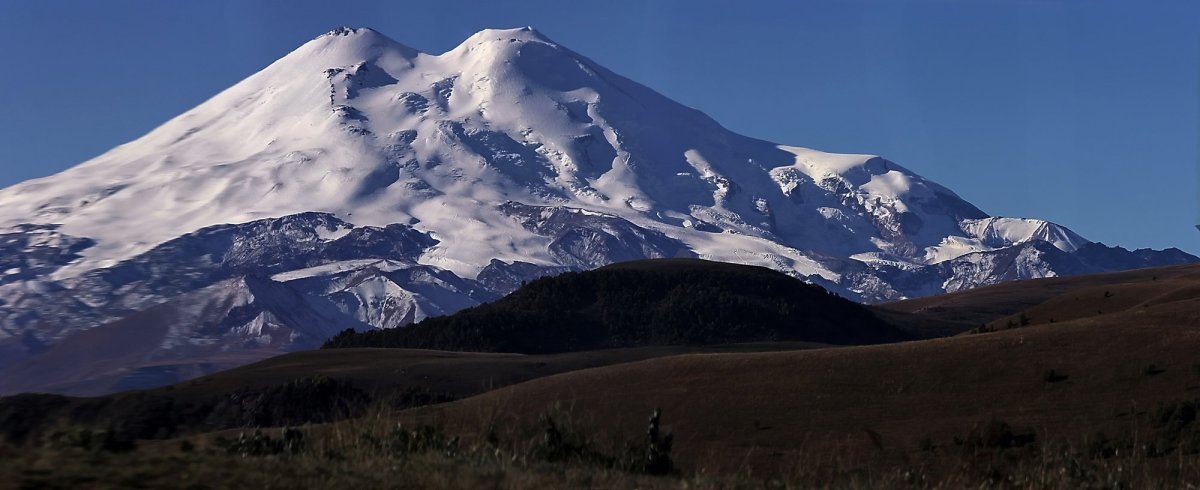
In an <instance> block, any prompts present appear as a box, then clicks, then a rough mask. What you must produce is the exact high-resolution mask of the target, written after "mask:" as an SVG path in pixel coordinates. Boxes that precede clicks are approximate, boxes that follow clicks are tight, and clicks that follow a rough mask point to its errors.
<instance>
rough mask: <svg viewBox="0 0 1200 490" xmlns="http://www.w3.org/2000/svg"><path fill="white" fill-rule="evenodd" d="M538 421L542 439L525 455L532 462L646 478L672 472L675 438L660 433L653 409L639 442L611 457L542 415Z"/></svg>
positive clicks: (658, 413) (628, 444) (658, 415)
mask: <svg viewBox="0 0 1200 490" xmlns="http://www.w3.org/2000/svg"><path fill="white" fill-rule="evenodd" d="M541 420H542V431H543V432H542V435H541V437H540V438H539V440H538V441H537V443H535V444H534V445H533V446H531V447H530V449H529V451H528V456H529V458H530V459H532V460H535V461H545V462H550V463H575V464H585V465H592V466H601V467H604V468H609V469H616V470H620V471H624V472H629V473H638V474H647V475H667V474H671V473H673V472H674V471H675V464H674V461H673V460H672V459H671V450H672V448H673V446H674V441H675V436H674V434H670V433H667V434H664V433H663V430H662V425H661V422H662V410H659V409H655V410H654V412H653V413H651V415H650V419H649V422H648V424H647V427H646V433H645V435H644V436H643V437H642V438H640V439H636V440H633V441H627V442H625V443H624V444H623V445H621V446H620V447H619V449H617V452H616V453H615V454H606V453H605V452H604V451H602V450H600V449H599V448H598V447H597V445H596V444H595V442H594V441H593V440H592V439H591V438H590V437H588V436H586V435H584V434H582V433H580V432H577V431H574V430H571V429H570V428H568V427H564V426H563V425H562V424H560V423H559V422H557V421H556V420H555V419H554V418H553V417H551V416H550V415H543V416H542V418H541Z"/></svg>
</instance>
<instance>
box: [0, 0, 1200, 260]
mask: <svg viewBox="0 0 1200 490" xmlns="http://www.w3.org/2000/svg"><path fill="white" fill-rule="evenodd" d="M405 3H406V2H382V1H381V2H369V1H362V2H311V1H262V2H251V1H229V2H217V1H204V2H191V1H184V0H176V1H167V0H162V1H158V0H153V1H152V0H146V1H114V0H107V1H104V2H96V1H92V0H76V1H51V0H38V1H33V0H28V1H19V0H10V1H0V61H2V62H3V63H2V66H3V70H4V75H3V76H0V108H3V109H2V111H3V112H2V114H3V117H0V186H7V185H11V184H13V183H16V182H19V181H22V180H25V179H29V178H34V177H39V176H43V175H48V174H51V173H54V172H57V171H60V170H62V169H65V168H67V167H69V166H72V165H74V164H77V163H79V162H82V161H84V160H86V159H88V158H91V157H93V156H96V155H98V154H100V153H102V152H104V151H105V150H107V149H109V148H111V147H113V146H116V145H119V144H121V143H124V142H126V141H129V140H132V139H134V138H136V137H138V136H140V135H142V134H144V133H145V132H147V131H149V130H150V129H152V128H154V127H155V126H157V125H159V124H161V123H162V122H164V121H166V120H167V119H169V118H171V117H172V116H175V115H177V114H179V113H181V112H183V111H185V110H187V109H188V108H190V107H192V106H195V105H196V104H199V103H200V102H202V101H204V100H205V99H207V98H208V97H210V96H212V95H214V94H216V93H217V92H219V91H220V90H222V89H224V88H226V87H228V86H229V85H232V84H234V83H236V82H237V81H239V80H241V79H242V78H244V77H246V76H248V75H250V74H252V73H254V72H255V71H257V70H259V69H261V68H262V67H264V66H266V65H267V64H269V63H270V62H271V61H273V60H275V59H277V58H279V57H281V56H283V55H285V54H287V53H288V52H289V51H291V50H292V49H294V48H295V47H297V46H299V45H300V44H302V43H304V42H305V41H307V40H309V39H311V38H313V37H315V36H316V35H318V34H321V33H322V32H325V31H327V30H328V29H330V28H331V27H334V26H338V25H350V26H369V27H374V28H376V29H377V30H379V31H381V32H383V33H384V34H387V35H388V36H390V37H392V38H393V39H396V40H397V41H400V42H402V43H404V44H407V45H409V46H412V47H415V48H417V49H421V50H423V51H428V52H433V53H440V52H443V51H445V50H447V49H450V48H452V47H453V46H455V45H457V44H458V43H459V42H460V41H461V40H462V39H464V38H466V37H467V36H468V35H470V34H471V33H473V32H475V31H477V30H479V29H481V28H485V27H514V26H523V25H532V26H534V27H537V28H538V29H539V30H541V31H542V32H543V33H545V34H546V35H547V36H549V37H551V38H553V39H554V40H556V41H558V42H559V43H561V44H563V45H565V46H568V47H570V48H572V49H574V50H575V51H578V52H580V53H583V54H584V55H587V56H589V57H591V58H592V59H594V60H595V61H597V62H599V63H601V64H603V65H605V66H608V67H609V68H611V69H613V70H615V71H617V72H619V73H621V74H623V75H626V76H628V77H629V78H632V79H634V80H637V81H639V82H642V83H644V84H646V85H648V86H650V87H652V88H654V89H656V90H658V91H660V92H662V93H664V94H666V95H667V96H669V97H672V98H674V99H676V100H679V101H681V102H683V103H685V104H688V105H691V106H693V107H696V108H698V109H700V110H702V111H704V112H707V113H708V114H710V115H712V116H713V117H714V118H716V119H717V120H718V121H721V122H722V123H723V124H725V125H726V126H727V127H729V128H731V129H733V130H736V131H738V132H741V133H744V134H748V135H751V136H755V137H759V138H762V139H766V140H770V141H775V142H778V143H783V144H791V145H798V146H807V147H812V148H817V149H821V150H826V151H840V152H854V153H873V154H879V155H883V156H885V157H887V158H889V159H891V160H894V161H896V162H898V163H900V164H901V165H904V166H906V167H908V168H910V169H912V170H914V171H916V172H918V173H920V174H923V175H925V176H927V177H930V178H932V179H934V180H936V181H938V182H940V183H942V184H944V185H946V186H948V187H950V188H951V189H954V190H955V191H957V192H958V193H959V194H960V195H962V196H963V197H964V198H966V199H967V200H969V201H972V202H974V203H975V204H976V205H978V206H979V207H980V208H982V209H983V210H984V211H987V212H989V213H991V214H993V215H1002V216H1026V217H1040V218H1046V219H1050V220H1052V221H1056V222H1058V223H1061V224H1064V225H1066V226H1068V227H1070V228H1072V229H1074V230H1075V231H1077V232H1079V233H1080V234H1082V235H1084V236H1086V237H1088V238H1091V239H1093V240H1100V241H1103V242H1105V243H1109V244H1119V245H1124V246H1127V247H1131V248H1132V247H1147V246H1153V247H1156V248H1161V247H1170V246H1177V247H1180V248H1183V249H1185V250H1188V251H1191V252H1193V253H1200V232H1197V231H1196V229H1194V228H1193V225H1194V224H1195V223H1197V214H1198V211H1200V202H1198V201H1197V199H1198V197H1197V196H1200V193H1198V190H1197V182H1198V181H1200V167H1198V164H1197V151H1198V146H1200V145H1198V142H1197V139H1198V137H1197V132H1198V130H1200V129H1198V126H1197V118H1198V116H1200V101H1198V96H1197V94H1198V92H1200V83H1198V80H1200V75H1198V65H1200V5H1197V4H1200V2H1195V1H1192V0H1184V1H1104V0H1070V1H1068V0H970V1H965V0H944V1H924V0H921V1H918V0H912V1H905V0H877V1H861V2H854V1H820V2H818V1H812V2H799V1H781V2H754V1H748V0H743V1H738V2H715V1H714V2H697V1H650V0H642V1H637V0H635V1H612V0H606V1H604V2H587V3H572V2H562V1H561V0H558V1H538V2H534V1H529V2H512V3H505V4H501V2H455V1H445V0H440V1H421V2H411V4H410V5H405ZM566 5H588V8H581V7H567V6H566Z"/></svg>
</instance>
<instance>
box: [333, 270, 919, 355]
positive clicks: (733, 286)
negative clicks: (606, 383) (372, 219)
mask: <svg viewBox="0 0 1200 490" xmlns="http://www.w3.org/2000/svg"><path fill="white" fill-rule="evenodd" d="M906 338H907V335H906V334H904V333H902V332H901V331H900V330H898V329H897V328H895V327H893V326H892V325H889V324H888V323H886V322H884V321H882V320H880V319H879V318H877V317H876V316H875V315H874V314H873V313H871V312H870V311H869V310H867V309H866V308H864V307H863V306H861V305H859V304H857V303H854V302H852V301H849V300H846V299H844V298H841V297H839V296H837V295H835V294H832V293H829V292H827V291H826V290H824V289H822V288H821V287H819V286H815V285H811V284H806V283H804V282H802V281H800V280H797V279H795V278H793V277H790V276H788V275H786V274H783V273H780V272H778V271H774V270H771V269H766V268H762V267H754V266H745V265H736V264H728V263H721V262H710V261H705V260H697V259H660V260H644V261H634V262H625V263H620V264H614V265H610V266H606V267H601V268H599V269H596V270H592V271H587V272H567V273H565V274H561V275H558V276H554V277H545V278H542V279H538V280H535V281H533V282H530V283H528V284H526V285H525V286H523V287H521V288H520V289H518V290H517V291H516V292H514V293H512V294H510V295H508V296H506V297H504V298H503V299H501V300H499V301H496V302H494V303H486V304H483V305H480V306H476V307H473V308H468V309H465V310H463V311H460V312H458V313H456V314H454V315H450V316H442V317H433V318H428V319H426V320H424V321H422V322H420V323H417V324H415V325H411V326H408V327H404V328H397V329H387V330H372V331H366V332H356V331H354V330H346V331H343V332H342V333H340V334H338V335H337V336H335V337H333V338H332V339H330V340H329V341H327V342H326V343H325V344H324V346H323V348H347V347H403V348H422V349H442V350H456V351H485V352H520V353H525V354H546V353H556V352H571V351H582V350H592V349H605V348H617V347H634V346H648V345H695V344H718V343H733V342H762V341H785V340H786V341H806V342H821V343H829V344H873V343H882V342H894V341H899V340H904V339H906Z"/></svg>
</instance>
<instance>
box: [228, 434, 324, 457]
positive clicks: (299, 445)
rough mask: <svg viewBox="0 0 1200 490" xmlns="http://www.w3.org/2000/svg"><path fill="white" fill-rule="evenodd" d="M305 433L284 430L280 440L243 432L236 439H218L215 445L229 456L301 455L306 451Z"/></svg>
mask: <svg viewBox="0 0 1200 490" xmlns="http://www.w3.org/2000/svg"><path fill="white" fill-rule="evenodd" d="M304 442H305V441H304V433H303V432H300V431H299V430H297V429H292V428H290V427H287V428H284V429H283V434H282V435H281V437H280V438H279V439H275V438H272V437H271V436H269V435H266V434H264V433H263V431H262V430H255V431H254V432H253V433H246V432H242V433H241V434H238V436H237V438H236V439H226V438H224V437H217V439H216V441H215V444H216V445H217V447H219V448H222V449H224V450H225V451H226V452H228V453H229V454H237V455H241V456H274V455H278V454H299V453H300V452H301V451H303V450H304Z"/></svg>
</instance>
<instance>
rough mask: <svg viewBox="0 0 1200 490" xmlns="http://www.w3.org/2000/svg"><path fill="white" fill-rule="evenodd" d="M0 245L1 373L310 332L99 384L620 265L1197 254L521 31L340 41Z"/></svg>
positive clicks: (875, 291)
mask: <svg viewBox="0 0 1200 490" xmlns="http://www.w3.org/2000/svg"><path fill="white" fill-rule="evenodd" d="M798 138H802V135H800V136H798ZM0 227H3V231H0V252H3V253H0V353H15V354H13V355H7V356H6V357H7V358H8V359H9V360H8V361H0V369H2V368H3V367H4V365H18V364H19V365H29V364H30V363H35V364H36V363H37V362H38V359H39V358H41V357H43V355H44V353H47V352H52V351H53V350H54V349H55V346H56V345H58V344H62V343H64V342H65V339H69V338H70V337H72V336H74V335H79V334H80V333H81V332H87V331H90V330H93V329H96V328H98V327H100V326H104V328H107V329H109V330H111V329H112V328H113V327H111V325H115V324H114V323H112V322H116V321H124V323H122V325H126V326H127V327H124V328H129V327H128V325H130V324H131V323H130V322H129V321H127V320H121V319H123V318H124V319H128V318H132V317H131V315H137V314H139V313H142V312H145V311H148V310H150V309H153V308H156V307H158V308H163V307H164V306H163V305H171V304H175V303H179V302H180V298H185V297H191V296H193V295H197V294H198V295H201V296H204V297H213V295H214V294H216V295H217V296H222V297H227V298H228V297H240V298H244V295H243V296H239V295H238V294H240V293H237V291H243V290H247V287H249V289H256V288H257V289H258V290H263V289H264V288H267V286H265V285H270V288H269V289H271V290H272V291H276V294H275V295H269V296H272V297H275V296H278V295H283V293H282V292H279V291H284V290H286V291H288V292H289V293H288V294H296V295H299V296H297V298H311V299H312V301H314V303H311V304H308V303H306V304H307V306H305V308H309V309H311V310H312V312H314V313H312V314H309V315H301V316H303V317H304V318H306V319H312V318H317V317H320V318H323V319H325V320H326V321H327V322H328V324H326V325H321V326H319V327H318V326H315V325H310V323H311V322H309V320H294V319H293V320H289V319H288V318H285V315H280V314H278V312H275V313H271V312H272V311H274V310H271V309H270V308H266V307H262V308H258V309H257V310H254V311H258V312H259V313H261V314H259V315H258V316H253V317H251V316H248V315H249V313H245V312H239V313H238V314H236V315H232V316H231V314H230V313H229V312H228V311H225V309H224V308H205V309H203V311H202V312H201V313H197V314H201V315H202V316H204V320H195V319H193V320H192V321H189V322H188V325H190V326H180V325H174V326H171V329H170V332H171V333H170V334H168V335H166V337H165V338H164V340H163V344H162V345H163V347H162V348H159V349H153V350H151V351H147V353H146V354H145V355H144V356H141V357H139V359H141V360H140V361H138V362H130V363H129V365H127V366H121V367H119V368H114V369H117V370H118V371H120V369H129V370H131V371H130V372H133V371H132V370H134V369H136V368H138V367H140V366H141V365H143V364H148V363H159V364H162V363H166V362H168V361H169V360H171V359H176V360H178V359H181V357H180V355H179V354H178V352H181V351H180V350H179V349H177V348H175V347H170V348H168V347H167V346H168V345H171V346H177V345H182V344H188V345H210V344H214V343H215V344H219V345H220V346H221V347H220V350H221V352H226V353H227V352H230V351H234V350H255V349H257V350H262V351H264V352H278V351H281V350H288V349H297V348H306V347H309V346H312V345H314V344H313V342H314V340H313V339H315V337H317V336H319V335H320V334H321V333H322V332H327V331H335V330H338V329H341V328H347V327H352V328H390V327H397V326H400V325H403V324H406V323H409V322H412V321H414V320H420V319H421V318H424V317H425V316H429V315H440V314H446V313H450V312H453V311H456V310H458V309H461V308H465V307H468V306H472V305H475V304H478V303H480V302H483V301H489V300H492V299H495V298H497V297H498V296H499V295H502V294H504V293H507V292H509V291H511V290H513V289H514V288H516V287H517V286H519V285H520V283H521V281H524V280H528V279H531V278H535V277H538V276H540V275H544V274H551V273H556V272H561V271H564V270H571V269H583V268H592V267H597V266H600V265H604V264H607V263H611V262H615V261H622V260H629V259H640V258H652V257H678V256H696V257H703V258H707V259H713V260H721V261H728V262H738V263H745V264H754V265H763V266H767V267H772V268H775V269H778V270H781V271H784V272H787V273H789V274H792V275H794V276H796V277H799V278H803V279H806V280H810V281H813V282H816V283H819V284H821V285H823V286H825V287H828V288H830V289H832V290H834V291H836V292H838V293H839V294H842V295H845V296H847V297H851V298H854V299H858V300H862V301H869V302H874V301H884V300H889V299H898V298H903V297H908V296H919V295H927V294H934V293H939V292H943V291H953V290H957V289H963V288H968V287H975V286H979V285H984V284H991V283H995V282H999V281H1004V280H1010V279H1019V278H1029V277H1043V276H1052V275H1059V274H1071V273H1082V272H1094V271H1101V270H1112V269H1123V268H1130V267H1143V266H1149V265H1159V264H1167V263H1177V262H1183V261H1194V260H1197V259H1196V258H1195V257H1192V256H1190V255H1187V254H1184V253H1182V252H1179V251H1178V250H1171V251H1166V252H1154V251H1137V252H1129V251H1125V250H1123V249H1116V248H1110V247H1106V246H1103V245H1100V244H1096V243H1092V242H1089V241H1088V240H1086V239H1084V238H1082V237H1080V236H1078V235H1076V234H1075V233H1073V232H1071V231H1070V230H1068V229H1066V228H1064V227H1062V226H1059V225H1056V224H1053V223H1049V222H1046V221H1042V220H1036V219H1016V218H1000V217H991V216H989V215H987V214H986V213H984V212H983V211H981V210H979V209H978V208H976V207H975V206H973V205H971V204H970V203H968V202H966V201H965V200H963V199H962V198H960V197H958V196H957V195H955V194H954V193H953V192H952V191H950V190H949V189H946V188H945V187H942V186H940V185H938V184H936V183H934V182H931V181H929V180H927V179H925V178H922V177H921V176H919V175H917V174H916V173H914V172H912V171H910V170H908V169H906V168H904V167H901V166H900V165H897V164H895V163H893V162H891V161H888V160H885V159H883V158H880V157H876V156H870V155H840V154H830V153H823V152H820V151H816V150H810V149H805V148H798V147H791V146H782V145H778V144H775V143H770V142H766V141H762V140H757V139H753V138H750V137H746V136H742V135H738V134H735V133H733V132H731V131H729V130H726V129H725V128H723V127H721V125H720V124H718V123H717V122H716V121H714V120H712V119H711V118H709V117H708V116H706V115H704V114H702V113H700V112H698V111H696V110H694V109H691V108H688V107H685V106H683V105H680V104H678V103H675V102H673V101H671V100H670V99H668V98H666V97H664V96H662V95H660V94H658V93H656V92H654V91H653V90H650V89H649V88H646V87H644V86H642V85H639V84H637V83H636V82H633V81H630V80H628V79H625V78H623V77H621V76H620V75H617V74H615V73H613V72H611V71H609V70H607V69H605V68H603V67H601V66H599V65H597V64H596V63H594V62H593V61H591V60H589V59H587V58H585V57H583V56H581V55H579V54H577V53H575V52H573V51H571V50H570V49H567V48H565V47H563V46H561V45H559V44H557V43H555V42H554V41H552V40H550V39H548V38H546V37H545V36H543V35H542V34H540V33H538V32H537V31H535V30H533V29H531V28H523V29H512V30H485V31H481V32H479V33H477V34H475V35H473V36H471V37H470V38H468V39H467V40H466V41H464V42H463V43H462V44H461V45H459V46H458V47H456V48H454V49H452V50H450V51H447V52H445V53H442V54H440V55H434V54H428V53H423V52H420V51H418V50H415V49H412V48H409V47H407V46H404V45H401V44H399V43H397V42H395V41H393V40H391V39H388V38H387V37H385V36H383V35H382V34H380V33H378V32H375V31H373V30H370V29H351V28H339V29H336V30H334V31H331V32H329V33H326V34H324V35H322V36H319V37H317V38H316V39H314V40H312V41H310V42H308V43H306V44H304V45H303V46H301V47H300V48H298V49H297V50H295V51H294V52H292V53H290V54H288V55H287V56H285V57H283V58H282V59H280V60H278V61H276V62H275V63H273V64H271V65H270V66H268V67H266V68H265V69H263V70H262V71H260V72H258V73H256V74H254V75H252V76H250V77H249V78H247V79H245V80H244V81H242V82H240V83H238V84H236V85H234V86H233V87H231V88H229V89H227V90H225V91H224V92H221V93H220V94H218V95H216V96H215V97H213V98H212V99H210V100H208V101H206V102H204V103H203V104H201V105H200V106H198V107H196V108H194V109H192V110H190V111H188V112H186V113H184V114H182V115H180V116H178V117H176V118H174V119H172V120H170V121H168V122H167V123H165V124H163V125H162V126H160V127H159V128H157V129H155V130H153V131H151V132H150V133H149V134H147V135H145V136H143V137H141V138H139V139H137V140H134V141H132V142H129V143H127V144H124V145H121V146H119V147H117V148H114V149H113V150H111V151H109V152H107V153H105V154H103V155H101V156H99V157H96V158H95V159H92V160H89V161H87V162H84V163H82V164H80V165H79V166H77V167H74V168H72V169H70V170H67V171H64V172H62V173H59V174H57V175H53V176H50V177H46V178H43V179H37V180H32V181H28V182H25V183H22V184H18V185H15V186H13V187H10V188H8V189H4V190H2V191H0ZM247 284H252V285H254V286H246V285H247ZM217 291H223V292H222V293H220V294H217ZM285 296H286V295H285ZM255 297H257V295H255ZM293 299H295V298H293ZM214 301H215V300H214ZM289 301H290V300H289ZM173 302H174V303H173ZM243 302H244V301H243ZM227 303H228V302H227ZM235 303H236V302H235ZM188 304H194V302H192V303H188ZM222 304H225V303H222ZM229 304H233V303H229ZM238 304H241V303H238ZM246 304H250V303H246ZM289 304H291V303H289ZM244 306H245V305H242V306H240V307H239V308H242V309H243V310H245V308H244ZM178 308H183V307H182V306H178ZM330 308H332V309H333V310H330ZM239 311H240V310H239ZM247 311H249V310H247ZM334 311H335V312H336V314H334V313H333V312H334ZM316 312H321V313H320V314H318V313H316ZM193 313H195V312H194V311H193ZM268 313H270V314H269V315H268ZM263 315H267V316H263ZM214 325H216V326H218V327H214ZM214 329H216V330H220V332H217V331H214ZM283 331H289V332H292V333H290V334H288V335H287V337H288V338H289V339H292V340H290V341H282V340H280V338H281V337H280V335H279V334H277V333H266V334H264V333H263V332H283ZM297 332H300V333H302V334H298V333H297ZM93 335H94V334H93ZM214 335H215V336H216V337H213V336H214ZM264 335H268V336H269V337H270V339H269V340H268V341H265V342H264V341H262V339H263V336H264ZM212 338H221V339H225V340H221V341H219V342H214V341H212V340H211V339H212ZM233 338H237V339H240V341H239V342H232V341H230V340H229V339H233ZM316 341H319V339H317V340H316ZM206 342H207V343H208V344H206ZM96 355H97V356H103V355H104V353H103V352H99V353H96ZM188 356H189V357H188V359H193V357H194V355H193V354H188ZM14 359H16V360H14ZM189 362H191V361H189ZM139 363H140V364H139ZM121 372H124V371H121ZM0 374H2V372H0ZM122 386H124V385H122ZM0 389H3V386H0Z"/></svg>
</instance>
